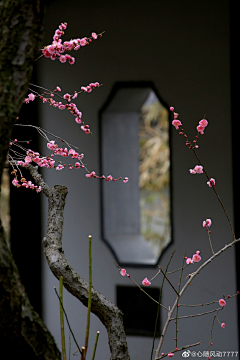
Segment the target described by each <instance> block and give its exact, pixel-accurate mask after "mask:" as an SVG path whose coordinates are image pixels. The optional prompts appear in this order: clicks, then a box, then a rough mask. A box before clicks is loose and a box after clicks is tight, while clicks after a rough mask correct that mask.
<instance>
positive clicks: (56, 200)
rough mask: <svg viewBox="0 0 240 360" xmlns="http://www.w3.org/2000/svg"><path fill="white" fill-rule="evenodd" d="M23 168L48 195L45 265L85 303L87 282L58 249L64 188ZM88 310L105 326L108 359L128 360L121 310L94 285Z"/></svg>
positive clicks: (33, 170) (64, 198) (60, 249)
mask: <svg viewBox="0 0 240 360" xmlns="http://www.w3.org/2000/svg"><path fill="white" fill-rule="evenodd" d="M27 169H28V170H29V171H30V173H31V175H32V177H33V178H34V180H35V182H36V184H38V185H41V187H42V189H43V193H44V194H45V195H46V196H47V197H48V225H47V234H46V237H44V239H43V245H44V252H45V255H46V258H47V261H48V265H49V267H50V269H51V271H52V273H53V274H54V275H55V276H56V278H57V279H59V277H60V276H62V277H63V285H64V287H65V288H66V289H67V290H68V291H69V292H70V293H71V294H72V295H74V296H75V297H76V298H77V299H79V300H80V301H81V302H82V303H83V304H84V305H85V306H87V305H88V289H89V287H88V283H87V282H86V281H85V280H84V279H83V278H81V276H79V275H78V274H77V273H76V272H75V271H74V270H73V269H72V268H71V266H70V265H69V264H68V262H67V260H66V259H65V256H64V251H63V248H62V232H63V215H64V206H65V200H66V196H67V193H68V189H67V187H65V186H61V185H55V186H54V187H53V188H49V187H48V185H47V184H46V183H45V182H44V180H43V179H42V176H41V175H40V174H39V173H38V171H37V169H38V167H37V166H36V167H33V166H32V165H28V166H27ZM91 311H92V312H93V313H94V314H95V315H96V316H98V318H99V319H100V320H101V322H102V323H103V324H104V326H105V327H106V329H107V332H108V340H109V347H110V351H111V360H129V359H130V357H129V354H128V347H127V341H126V335H125V331H124V327H123V319H122V315H123V314H122V312H121V311H120V310H119V309H118V307H117V306H116V305H114V304H113V303H111V302H110V301H109V300H108V299H106V298H105V297H104V296H103V295H101V294H100V293H99V292H98V291H97V290H95V289H94V288H92V305H91Z"/></svg>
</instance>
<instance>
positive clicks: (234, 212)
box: [2, 0, 240, 360]
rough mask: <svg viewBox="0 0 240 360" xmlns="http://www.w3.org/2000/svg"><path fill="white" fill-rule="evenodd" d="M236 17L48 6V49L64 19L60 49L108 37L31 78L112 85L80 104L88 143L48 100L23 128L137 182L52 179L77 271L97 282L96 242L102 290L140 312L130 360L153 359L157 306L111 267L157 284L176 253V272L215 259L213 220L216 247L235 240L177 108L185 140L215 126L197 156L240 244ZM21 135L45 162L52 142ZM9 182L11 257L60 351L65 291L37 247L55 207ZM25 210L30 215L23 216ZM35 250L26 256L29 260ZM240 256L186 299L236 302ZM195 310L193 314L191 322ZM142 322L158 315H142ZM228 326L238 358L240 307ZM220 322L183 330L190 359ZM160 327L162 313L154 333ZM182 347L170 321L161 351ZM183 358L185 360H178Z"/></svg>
mask: <svg viewBox="0 0 240 360" xmlns="http://www.w3.org/2000/svg"><path fill="white" fill-rule="evenodd" d="M235 19H236V15H235V10H234V8H233V6H232V3H231V2H230V1H227V0H226V1H225V0H221V1H217V0H215V1H214V0H211V1H206V0H203V1H189V0H185V1H184V0H183V1H176V0H169V1H164V0H159V1H153V0H152V1H151V0H150V1H148V2H146V1H141V0H140V1H133V0H131V1H124V0H122V1H116V2H112V1H103V2H99V1H91V2H83V1H75V0H73V1H72V2H69V3H66V2H64V1H62V0H58V1H49V4H48V7H47V11H46V20H45V39H44V43H43V46H45V45H49V44H50V43H51V42H52V37H53V35H54V32H55V30H56V29H57V28H58V26H59V25H60V23H61V22H67V23H68V27H67V29H66V31H65V34H64V35H63V37H62V39H63V41H66V40H70V39H74V38H82V37H84V36H87V37H90V36H91V33H92V32H96V33H97V34H98V33H100V32H102V31H105V33H104V34H103V36H102V38H98V39H97V40H95V41H93V42H92V43H91V44H90V45H89V46H86V47H82V48H80V50H78V51H76V52H74V54H73V51H72V52H71V55H72V56H74V57H75V59H76V62H75V64H74V65H69V64H68V63H65V64H62V63H60V62H59V61H58V60H55V61H51V60H50V59H46V58H44V57H42V58H40V59H39V60H38V61H37V62H36V67H35V70H34V74H33V79H32V82H33V83H35V84H38V85H40V86H43V87H45V88H48V89H50V90H53V89H55V87H56V86H60V87H61V88H62V94H65V93H70V94H72V93H73V92H74V91H75V90H76V91H79V90H80V87H81V86H86V85H88V84H89V83H91V82H95V81H98V82H99V83H101V84H103V86H101V87H100V88H97V89H94V91H93V92H92V93H90V94H88V93H82V94H80V95H79V96H78V98H77V99H76V104H77V106H78V108H79V110H80V111H81V112H82V114H83V116H82V119H83V121H84V122H85V123H86V124H89V126H90V129H91V131H92V134H93V136H91V135H86V134H85V133H84V132H83V131H81V129H80V126H79V125H77V124H76V123H75V121H74V118H73V116H72V115H71V114H70V113H69V112H67V111H60V110H59V109H55V108H53V107H50V106H49V105H48V104H42V103H41V100H39V99H37V101H34V102H32V103H30V104H28V105H27V106H25V107H23V109H22V113H21V115H20V120H19V121H21V123H26V124H27V123H29V124H34V125H38V126H41V127H42V128H44V129H46V130H48V131H50V132H52V133H54V134H56V135H58V136H60V137H62V138H64V139H65V140H66V141H68V142H70V143H71V144H74V145H76V146H77V147H78V148H79V152H80V153H84V154H85V157H84V163H86V164H87V167H88V169H89V170H90V171H96V173H97V174H99V175H102V172H103V173H104V175H106V176H107V175H109V174H111V175H112V176H114V177H119V176H122V177H125V176H128V177H129V178H130V181H129V182H128V183H127V184H123V182H120V181H119V182H115V183H112V182H104V184H103V183H102V182H101V181H100V180H97V179H93V178H91V179H87V178H86V177H85V170H84V169H79V170H76V169H75V170H71V171H69V170H68V169H64V170H63V171H61V172H60V171H58V172H57V171H55V170H54V169H51V170H44V171H43V176H44V178H45V180H46V182H47V183H48V184H49V185H50V186H52V185H54V184H62V185H66V186H67V187H68V188H69V193H68V196H67V203H66V209H65V220H64V221H65V223H64V236H63V248H64V251H65V255H66V258H67V260H68V262H69V263H70V264H71V266H72V267H73V268H74V270H76V271H77V272H78V273H79V274H80V275H81V276H82V277H83V278H85V279H86V280H87V279H88V262H87V251H88V235H89V234H91V235H92V236H93V240H92V246H93V249H92V251H93V255H92V258H93V286H94V287H95V288H96V289H97V290H98V291H100V292H101V293H102V294H104V295H105V296H106V297H107V298H109V299H110V300H111V301H113V302H114V303H117V304H118V305H119V307H120V308H121V307H122V310H123V311H124V313H125V317H126V319H129V317H130V316H131V314H133V312H134V317H133V319H134V320H133V321H132V322H131V321H130V323H129V321H125V326H126V331H127V334H128V337H127V339H128V345H129V352H130V356H131V359H132V360H137V359H146V358H150V353H151V346H152V335H153V331H154V324H155V311H156V309H154V304H153V305H152V304H151V303H150V305H149V303H148V302H146V301H145V300H144V299H142V297H141V298H140V295H139V298H138V297H137V295H134V293H133V291H134V289H132V287H131V286H132V283H131V282H130V281H129V279H128V278H125V277H121V276H120V275H119V271H118V268H117V267H116V266H115V265H114V263H113V260H115V261H119V263H120V264H121V265H122V266H124V267H125V268H126V269H127V272H128V273H130V275H131V276H132V277H133V278H134V279H135V281H136V282H138V283H139V284H141V281H142V280H143V278H145V277H148V278H151V277H153V276H154V275H155V274H156V272H157V271H158V267H157V265H158V264H160V265H161V267H162V268H163V269H164V268H165V267H166V264H167V263H168V260H169V257H170V256H171V254H172V252H173V251H174V250H176V252H175V254H174V258H173V260H172V262H171V265H170V269H169V270H170V271H171V270H174V269H176V268H178V267H180V266H181V264H182V257H183V253H184V252H186V255H187V256H188V257H191V256H192V255H193V254H194V253H195V252H196V250H199V251H201V257H202V262H203V261H205V260H206V259H207V258H208V257H209V256H211V248H210V246H209V241H208V236H207V234H206V231H205V230H204V229H203V228H202V221H203V220H205V219H206V218H211V219H212V222H213V225H212V228H211V230H212V233H211V235H212V243H213V248H214V250H215V251H217V250H219V249H220V248H221V247H223V246H224V245H225V244H227V243H229V242H230V241H231V240H232V233H231V230H230V227H229V224H228V221H227V219H226V217H225V215H224V213H223V210H222V208H221V206H220V204H219V202H218V200H217V198H216V196H215V194H214V192H213V191H212V189H210V188H209V187H208V186H207V185H206V181H207V180H206V178H205V177H204V175H195V176H193V175H191V174H190V173H189V169H190V168H193V167H194V166H195V165H197V162H196V159H195V158H194V156H193V154H192V152H191V151H189V149H188V147H187V146H186V145H185V142H184V139H183V137H181V136H179V135H178V132H177V131H176V130H175V129H174V128H173V127H172V126H171V114H169V106H174V107H175V111H176V112H178V113H179V114H180V115H179V119H180V120H181V121H182V123H183V126H184V130H185V132H186V133H187V135H188V137H189V139H190V140H193V139H194V137H195V135H196V134H197V131H196V126H197V125H198V122H199V120H201V119H202V118H206V119H207V120H208V122H209V125H208V127H207V128H206V130H205V134H204V135H203V136H200V139H199V149H198V155H199V157H200V159H201V161H202V163H203V166H204V167H205V168H206V170H207V172H208V173H209V175H210V176H211V177H213V178H215V179H216V189H217V191H218V193H219V195H220V197H221V200H222V201H223V203H224V206H225V208H226V210H227V212H228V215H229V217H230V219H231V221H232V224H233V225H234V229H235V231H236V236H237V237H238V236H239V234H238V233H239V231H240V230H239V228H238V227H239V225H238V220H237V219H238V212H239V210H238V199H239V190H238V187H239V186H238V181H237V175H238V174H237V171H238V165H237V164H238V162H237V161H238V151H239V150H238V133H239V125H238V123H239V122H238V120H237V117H236V119H235V112H236V110H235V109H236V89H237V87H236V82H237V72H236V65H234V64H233V57H234V55H235V51H236V50H235V48H236V45H235V38H234V35H235V33H236V32H235V27H234V25H235V23H236V22H235ZM39 54H41V52H39ZM234 66H235V67H234ZM129 89H130V90H131V91H130V93H129ZM121 94H122V95H121ZM233 115H234V116H233ZM15 137H17V138H18V139H20V138H23V139H24V140H26V139H27V140H29V139H32V140H33V142H32V143H31V149H32V150H34V151H37V150H38V149H39V148H40V150H41V153H42V154H45V155H47V154H48V152H47V147H46V142H45V141H44V140H43V139H39V138H38V137H37V134H36V133H35V132H34V131H33V130H31V131H29V132H26V129H24V131H22V133H21V134H20V133H19V129H18V132H16V135H15V134H13V138H15ZM51 140H54V139H51ZM124 149H125V150H124ZM105 172H107V173H105ZM7 176H8V175H7V174H6V177H5V180H4V184H6V186H5V189H6V190H5V192H3V193H2V195H3V196H5V198H6V202H5V204H6V205H5V210H4V212H5V214H6V217H5V219H6V220H5V224H6V225H5V227H6V228H7V227H8V228H9V239H10V240H9V241H10V243H11V248H12V251H13V254H14V257H15V260H16V262H17V265H18V267H19V270H20V275H21V277H22V280H23V283H24V285H25V287H26V290H27V292H28V293H29V297H30V300H31V301H32V303H33V305H34V306H35V308H36V309H37V310H38V311H39V312H40V313H41V315H42V317H43V320H44V321H45V323H46V324H47V326H48V328H49V329H50V331H51V332H52V334H53V335H54V337H55V339H56V341H57V344H58V345H59V347H60V324H59V308H58V300H57V298H56V295H55V292H54V290H53V287H54V286H56V287H58V280H57V279H55V278H54V277H53V275H52V274H51V272H50V270H49V269H48V265H47V263H46V261H45V258H44V255H43V253H42V246H41V239H42V237H43V236H44V235H45V232H46V224H47V201H46V199H45V198H44V195H43V194H40V195H39V194H35V193H34V194H33V192H31V191H30V190H26V189H15V188H13V187H10V190H9V187H8V184H9V179H8V178H7ZM8 192H10V196H9V195H8ZM9 197H10V200H8V199H9ZM16 199H17V200H16ZM16 201H17V203H18V204H21V205H20V206H16ZM9 202H10V210H8V207H9ZM118 202H120V203H119V205H118ZM9 219H11V220H10V223H9ZM26 225H27V228H26ZM24 228H25V229H26V230H25V231H24V232H23V231H22V230H23V229H24ZM23 233H24V236H23ZM29 245H30V251H24V248H25V246H26V249H28V248H29ZM23 251H24V253H23ZM238 255H239V250H238V247H236V248H232V249H231V250H228V251H227V252H225V253H224V254H223V255H221V257H219V258H216V259H215V260H214V262H213V263H212V264H210V265H209V266H208V267H207V268H205V269H204V270H203V272H202V273H201V274H200V276H199V277H198V278H196V279H195V280H194V282H193V283H192V285H191V286H190V287H189V288H188V290H187V291H186V293H185V294H184V296H183V298H182V299H181V303H184V304H186V303H188V304H197V303H205V302H210V301H212V300H218V299H219V298H222V297H223V295H225V296H227V295H228V294H230V295H232V294H234V293H236V291H237V284H238V281H239V280H238V278H237V274H238V272H239V268H238V267H239V265H238V264H237V261H236V259H238ZM23 258H24V259H25V261H23ZM191 266H192V267H191V268H190V270H189V268H188V269H187V270H185V272H184V278H185V277H186V276H187V275H188V273H189V272H191V271H193V270H195V269H196V266H197V264H195V265H191ZM30 268H31V269H32V268H34V269H35V270H34V272H33V271H31V272H30V271H29V269H30ZM191 269H193V270H191ZM161 281H162V278H161V277H157V278H156V279H155V280H154V281H153V282H152V286H151V287H152V288H153V289H152V290H149V291H153V293H154V296H158V293H159V288H160V285H161ZM171 281H172V282H173V283H174V284H175V286H177V284H178V282H179V276H178V273H174V274H173V275H171ZM184 281H185V280H184ZM149 289H151V288H149ZM131 299H132V301H131ZM174 299H175V293H174V292H173V290H172V289H171V287H170V286H169V285H168V284H165V289H164V291H163V299H162V302H163V304H164V305H165V306H167V307H168V306H169V305H171V304H172V303H173V301H174ZM64 304H65V309H66V311H67V314H68V317H69V321H70V323H71V326H72V328H73V331H74V333H75V336H76V337H77V338H78V341H79V343H83V341H84V332H85V324H86V308H85V307H83V305H82V304H80V303H79V301H78V300H77V299H75V298H73V297H72V295H70V294H68V293H67V292H64ZM150 309H151V311H150ZM182 309H183V310H182ZM211 309H212V308H211ZM208 310H210V307H207V309H206V311H208ZM200 311H202V309H201V310H199V308H197V311H196V312H200ZM143 312H145V313H146V314H149V315H148V316H143ZM194 312H195V311H194ZM192 313H193V311H192V310H191V308H190V310H189V309H188V308H181V315H186V314H192ZM219 318H220V321H221V322H225V323H226V327H225V329H224V330H223V329H221V327H220V326H219V324H218V323H215V326H214V330H213V340H212V341H213V343H214V347H212V350H215V351H238V309H237V299H236V298H233V299H230V300H229V301H228V302H227V306H226V308H225V309H224V311H222V312H221V313H220V314H219ZM212 319H213V316H212V315H211V314H210V315H205V316H203V317H198V318H193V319H186V320H181V322H179V333H178V336H179V337H178V341H179V347H180V346H183V345H186V344H190V343H194V342H197V341H202V344H201V345H200V346H199V347H198V348H196V349H194V350H195V351H196V352H198V351H201V352H203V351H204V350H207V347H208V342H209V339H210V331H211V326H212ZM165 320H166V312H165V310H164V309H163V310H161V315H160V321H159V325H158V327H159V331H160V329H161V327H162V325H163V324H164V321H165ZM97 330H100V337H99V345H98V349H97V355H96V359H108V358H109V357H110V353H109V348H108V339H107V333H106V330H105V328H104V327H103V325H102V324H101V323H100V321H99V320H98V318H96V317H95V316H94V315H92V322H91V328H90V344H89V352H91V351H92V349H93V345H94V340H95V335H96V331H97ZM159 331H158V332H159ZM67 337H68V336H67ZM174 337H175V332H174V328H173V324H171V325H170V326H169V329H168V332H167V337H166V339H165V344H164V347H163V351H164V352H169V351H170V350H173V349H174V348H175V342H174ZM71 343H72V352H74V351H75V350H76V349H75V348H74V344H73V341H71ZM156 345H157V343H156ZM175 357H176V358H179V359H180V358H181V353H178V354H176V355H175Z"/></svg>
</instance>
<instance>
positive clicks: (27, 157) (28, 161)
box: [24, 156, 32, 163]
mask: <svg viewBox="0 0 240 360" xmlns="http://www.w3.org/2000/svg"><path fill="white" fill-rule="evenodd" d="M24 160H25V163H30V162H31V161H32V158H31V156H26V157H25V159H24Z"/></svg>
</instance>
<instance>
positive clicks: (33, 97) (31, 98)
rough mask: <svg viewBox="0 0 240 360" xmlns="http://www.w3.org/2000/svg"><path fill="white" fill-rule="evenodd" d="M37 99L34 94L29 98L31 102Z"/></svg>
mask: <svg viewBox="0 0 240 360" xmlns="http://www.w3.org/2000/svg"><path fill="white" fill-rule="evenodd" d="M35 97H36V96H35V95H34V94H32V93H31V94H29V95H28V98H29V100H31V101H33V100H34V99H35Z"/></svg>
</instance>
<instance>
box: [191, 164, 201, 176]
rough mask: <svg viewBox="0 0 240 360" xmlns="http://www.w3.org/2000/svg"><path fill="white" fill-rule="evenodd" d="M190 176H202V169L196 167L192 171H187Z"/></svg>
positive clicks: (199, 166) (198, 166)
mask: <svg viewBox="0 0 240 360" xmlns="http://www.w3.org/2000/svg"><path fill="white" fill-rule="evenodd" d="M189 172H190V174H203V167H202V166H201V165H196V166H195V168H194V169H189Z"/></svg>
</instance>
